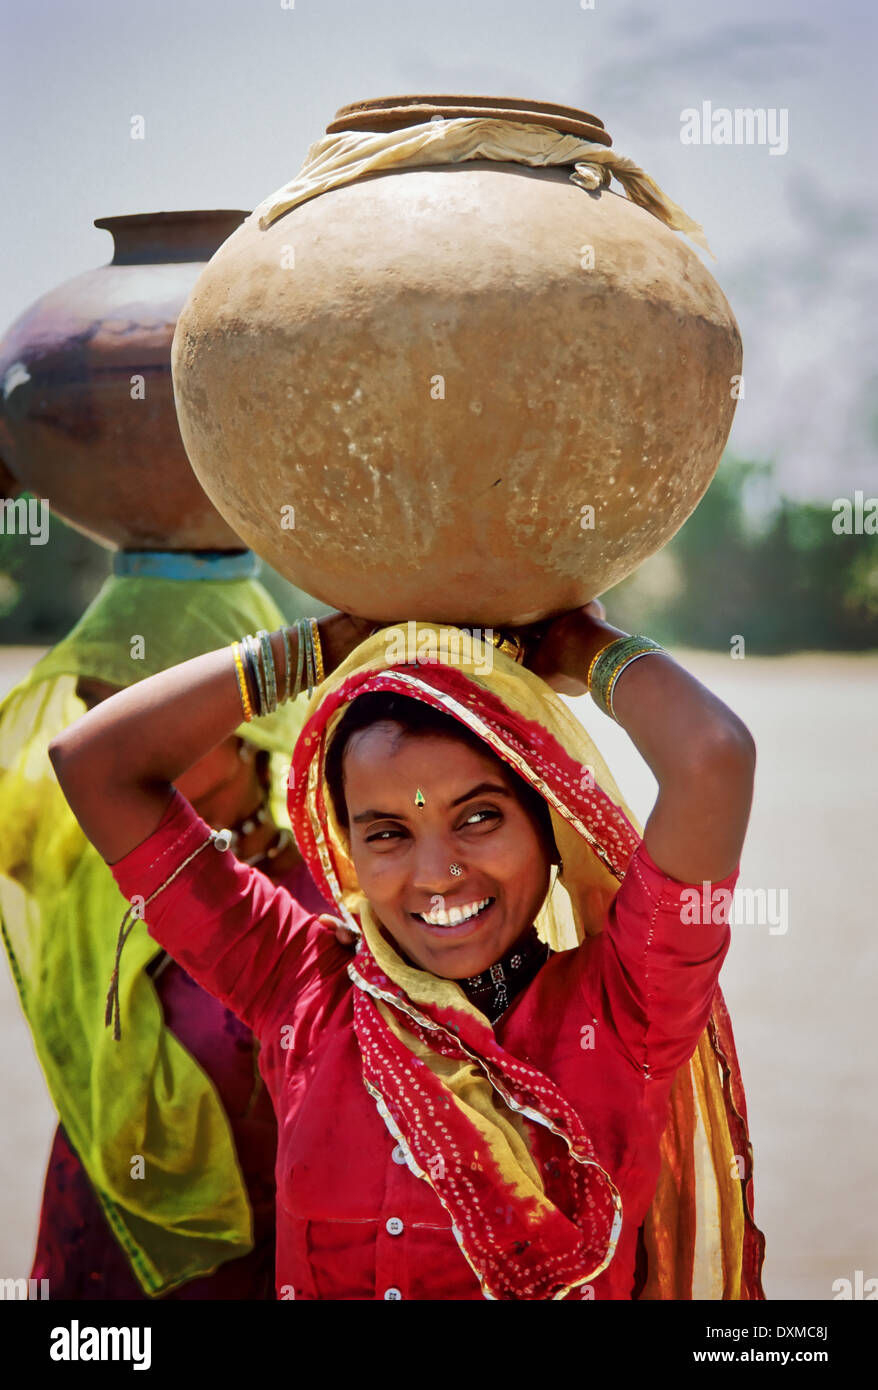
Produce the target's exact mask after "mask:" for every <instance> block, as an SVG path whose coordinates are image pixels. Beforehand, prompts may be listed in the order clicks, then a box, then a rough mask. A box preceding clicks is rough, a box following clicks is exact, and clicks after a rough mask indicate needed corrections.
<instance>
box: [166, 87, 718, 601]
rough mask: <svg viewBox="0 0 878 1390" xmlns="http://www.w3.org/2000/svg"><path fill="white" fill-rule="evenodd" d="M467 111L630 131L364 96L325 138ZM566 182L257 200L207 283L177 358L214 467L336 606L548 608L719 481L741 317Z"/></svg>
mask: <svg viewBox="0 0 878 1390" xmlns="http://www.w3.org/2000/svg"><path fill="white" fill-rule="evenodd" d="M462 113H465V114H468V115H469V114H475V115H491V116H492V117H493V118H495V119H497V120H520V121H527V122H529V123H532V122H537V123H543V124H546V125H549V126H551V127H552V128H554V129H556V130H561V131H567V132H570V133H575V134H581V135H582V138H584V139H587V140H589V141H590V142H592V143H600V144H603V145H609V144H611V140H610V136H609V135H608V134H607V132H606V131H605V130H604V129H603V126H602V124H601V123H600V121H599V120H598V119H597V118H596V117H594V116H591V115H590V114H589V113H587V112H577V111H575V110H573V109H572V108H569V107H552V106H551V105H550V104H549V103H528V102H518V101H515V100H512V99H509V98H502V99H501V98H472V97H409V98H386V99H383V100H382V101H376V102H362V103H357V104H355V105H354V106H352V107H346V108H343V110H342V111H341V112H340V113H339V114H338V116H337V117H336V120H335V122H333V123H332V126H331V127H330V129H331V130H346V129H356V130H383V129H401V128H403V127H404V126H406V125H409V124H419V123H421V122H424V121H426V120H429V119H431V117H432V116H433V115H436V116H443V117H446V118H447V117H453V116H455V115H460V114H462ZM570 173H571V169H570V168H569V166H568V167H556V168H532V167H527V166H525V165H522V164H517V163H513V162H508V163H507V162H504V163H499V162H492V161H490V160H477V161H472V162H467V163H459V164H450V165H445V166H430V167H415V168H405V169H397V170H388V171H386V172H385V171H382V172H380V173H375V174H372V175H371V176H369V177H367V178H364V179H360V180H357V181H354V182H352V183H348V184H345V185H343V186H340V187H337V188H334V189H332V190H330V191H327V192H324V193H321V194H320V195H318V196H315V197H311V198H310V199H309V200H308V201H305V202H303V203H301V204H300V205H298V206H297V207H295V208H293V209H292V210H290V211H288V212H286V213H284V214H283V215H281V216H280V217H279V218H277V220H275V221H273V222H272V223H271V224H270V225H269V226H268V227H267V228H266V229H265V230H262V229H260V227H259V225H258V222H257V219H256V216H255V214H254V216H253V217H252V218H251V219H248V221H246V222H245V223H244V224H243V225H242V226H241V227H239V228H238V230H237V231H235V232H234V233H233V235H232V236H231V237H230V238H229V240H228V241H227V242H226V243H225V244H224V246H223V247H222V249H221V250H220V251H219V252H218V254H217V255H216V256H215V257H214V258H213V260H212V261H211V263H210V264H209V265H208V266H207V267H206V268H205V270H204V271H203V272H202V274H201V276H200V277H199V280H198V282H197V284H196V285H195V287H194V289H193V292H192V294H191V296H190V298H189V301H188V303H187V304H186V306H185V308H184V309H183V311H182V313H181V315H180V321H179V324H178V328H177V333H176V336H175V341H174V348H173V354H172V360H173V368H174V383H175V392H176V399H177V409H178V415H179V420H180V427H181V432H182V435H183V439H184V441H185V443H186V448H187V452H188V454H189V458H190V460H191V462H192V466H193V468H194V469H195V472H196V473H197V474H198V477H199V478H200V479H201V481H202V483H203V485H204V488H205V490H206V492H207V493H208V494H209V496H210V497H211V498H212V499H213V501H214V502H215V504H216V506H217V508H218V509H219V511H221V512H222V514H223V516H225V517H226V519H227V520H228V521H229V523H230V524H231V525H232V526H233V527H234V528H235V530H236V531H237V532H238V533H239V534H240V535H241V536H242V537H243V538H244V540H245V541H246V542H247V544H248V545H251V546H252V547H253V548H254V549H256V550H257V551H258V552H259V553H260V554H261V555H263V556H264V557H265V559H266V560H268V561H269V563H270V564H272V565H273V566H275V568H276V569H278V570H280V571H281V572H282V573H283V574H284V575H286V577H287V578H288V579H290V580H292V581H293V582H294V583H296V584H299V585H302V586H306V587H307V589H308V590H309V592H311V593H312V594H314V595H316V596H317V597H318V598H320V599H323V600H324V601H325V602H326V603H329V604H332V605H334V606H337V607H339V608H343V609H348V610H350V611H352V612H354V613H356V614H360V615H363V616H368V617H373V618H376V619H385V620H395V619H399V618H405V617H410V616H414V617H419V618H428V619H433V620H435V621H447V622H470V623H475V624H481V625H484V626H487V625H494V626H498V625H500V624H507V623H508V624H512V623H525V622H530V621H534V620H536V619H538V618H542V617H545V616H547V615H549V614H553V613H557V612H559V611H563V610H565V609H568V608H571V607H573V606H576V605H578V604H582V603H585V602H587V601H588V599H590V598H591V597H593V596H594V595H595V594H598V593H601V592H604V591H605V590H606V589H608V588H610V587H611V586H612V585H613V584H615V583H617V582H618V581H619V580H621V579H623V578H624V577H625V576H626V575H628V574H630V573H631V572H632V571H633V570H634V569H636V568H637V566H638V565H640V564H641V563H642V562H643V561H644V560H645V559H646V558H647V557H648V556H650V555H652V554H653V553H654V552H655V551H657V550H659V549H660V548H661V546H663V545H664V544H665V542H666V541H667V540H668V539H669V538H670V537H671V536H672V535H673V534H674V532H675V531H677V530H678V528H679V527H680V526H681V525H682V523H683V521H684V520H685V519H686V517H687V516H688V515H689V514H690V512H691V511H692V510H693V508H694V507H695V506H696V504H697V503H698V501H699V499H700V498H701V496H702V495H703V493H704V492H705V490H706V488H707V486H708V484H709V482H710V480H711V478H712V476H713V474H714V472H715V470H716V467H717V464H718V462H719V459H720V455H721V452H722V449H723V447H724V444H725V441H726V438H727V436H728V432H729V428H730V426H731V421H732V416H733V413H734V407H735V402H734V399H733V394H734V393H733V383H732V378H733V377H734V376H735V375H736V374H737V373H738V372H739V371H740V366H741V343H740V335H739V333H738V328H737V324H736V323H735V319H734V316H733V314H732V311H731V309H730V307H729V305H728V303H727V301H726V299H725V297H724V295H723V293H722V291H721V290H720V288H719V286H718V285H717V284H716V282H715V281H714V279H713V278H712V276H711V275H710V273H709V272H708V271H707V269H706V268H705V267H704V265H703V264H702V262H701V261H700V260H699V258H698V257H697V256H696V255H695V253H694V252H693V251H692V250H691V249H690V248H689V247H688V246H687V244H686V243H685V242H684V241H683V240H682V239H681V237H680V236H679V235H678V234H677V233H675V232H672V231H670V230H669V229H668V228H667V227H666V226H665V225H664V224H663V223H662V222H660V221H659V220H658V219H657V218H656V217H654V216H652V215H651V214H650V213H648V212H646V211H645V210H644V209H643V208H641V207H639V206H637V205H635V204H634V203H632V202H631V201H629V199H628V198H627V197H625V196H623V195H621V194H617V193H614V192H610V191H608V190H607V189H603V191H600V192H595V193H591V192H587V191H586V190H585V189H583V188H582V187H579V186H577V185H576V184H574V183H573V182H571V179H570ZM290 248H293V259H292V264H291V257H290ZM590 509H591V510H590ZM290 517H292V524H290V522H289V518H290Z"/></svg>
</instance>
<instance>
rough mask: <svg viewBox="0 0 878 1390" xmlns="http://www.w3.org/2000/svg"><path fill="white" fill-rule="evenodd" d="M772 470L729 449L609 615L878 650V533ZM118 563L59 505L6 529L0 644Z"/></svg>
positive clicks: (632, 624) (792, 642)
mask: <svg viewBox="0 0 878 1390" xmlns="http://www.w3.org/2000/svg"><path fill="white" fill-rule="evenodd" d="M773 478H774V474H773V469H772V466H771V465H770V464H768V463H755V462H751V461H747V460H742V459H737V458H735V457H733V456H729V455H727V456H726V457H725V458H724V459H723V462H722V464H721V465H720V468H719V470H718V471H717V474H716V476H715V478H714V480H713V482H712V483H711V485H710V487H709V488H708V490H707V492H706V493H705V495H704V497H703V498H702V500H701V502H700V504H699V506H698V507H697V508H696V510H695V512H694V513H693V515H692V516H691V517H690V518H689V520H688V521H687V522H686V523H685V525H684V526H683V527H682V528H681V530H680V531H678V532H677V534H676V536H674V537H673V539H672V540H671V541H670V542H669V543H668V544H667V545H666V546H665V547H664V549H663V550H661V551H660V552H659V553H658V555H656V556H654V557H653V558H652V559H651V560H648V561H647V562H646V563H645V564H644V565H643V566H641V568H640V569H639V570H638V571H637V572H636V573H635V574H634V575H632V576H631V577H630V578H629V579H626V580H624V581H623V582H622V583H621V584H618V585H616V586H615V588H613V589H611V590H610V591H609V592H608V593H607V594H606V595H604V596H603V597H604V601H605V603H606V605H607V608H608V613H609V618H610V620H611V621H612V622H614V623H616V624H617V625H618V626H621V627H624V628H626V629H627V630H629V631H634V632H638V631H641V632H642V631H648V632H649V633H650V635H651V636H653V637H655V638H656V639H657V640H658V641H660V642H662V643H664V644H665V645H667V646H671V647H673V646H675V645H679V646H688V647H700V648H704V649H708V650H722V651H728V650H729V646H730V642H731V641H732V639H733V638H735V637H736V636H738V637H743V638H744V639H745V642H746V649H747V652H748V653H750V654H758V653H765V654H778V653H783V652H795V651H865V650H873V649H878V536H875V535H870V534H863V535H856V534H852V535H840V534H837V533H836V531H834V530H833V525H832V523H833V520H834V516H835V514H834V512H833V509H832V506H831V504H830V503H828V502H827V503H814V502H797V501H793V500H791V499H790V498H787V497H783V496H781V495H779V494H778V493H777V492H776V490H775V487H774V481H773ZM876 491H878V488H876ZM109 569H110V556H109V552H108V551H106V550H104V549H103V548H102V547H101V546H99V545H96V544H95V543H94V542H92V541H90V540H88V539H87V538H86V537H85V536H82V535H80V534H79V533H78V532H76V531H74V530H72V528H70V527H68V526H66V525H65V524H64V523H63V522H62V521H60V520H59V519H58V518H57V517H54V516H53V517H52V521H51V526H50V531H49V540H48V543H47V544H46V545H43V546H38V545H34V546H32V545H30V544H29V541H28V538H27V537H26V536H21V535H7V534H4V535H0V644H3V645H12V644H15V645H38V646H49V645H51V644H52V643H53V642H56V641H58V640H59V639H60V638H61V637H63V636H64V634H65V633H66V632H67V631H69V629H70V628H71V627H72V626H73V624H74V623H75V622H76V620H77V618H78V617H79V616H80V614H81V613H82V612H83V610H84V609H85V607H86V606H87V604H88V603H89V602H90V601H91V599H92V598H93V597H94V595H95V594H96V593H97V590H98V588H99V587H100V585H101V583H102V582H103V580H104V578H105V576H106V575H107V574H108V572H109ZM262 579H263V581H264V583H265V584H266V587H267V588H269V589H270V590H271V591H272V593H273V594H274V596H275V598H276V599H277V601H278V603H279V604H280V606H281V608H282V609H283V611H284V612H285V613H286V614H287V616H288V617H289V618H290V619H292V618H294V617H296V616H299V615H300V614H305V613H309V612H310V613H317V614H320V613H323V612H326V611H327V609H326V606H325V605H324V604H321V603H318V602H317V601H316V600H314V599H311V598H309V596H308V595H307V594H304V593H303V592H302V591H301V590H299V589H295V588H294V587H293V586H292V585H290V584H288V583H287V582H286V581H285V580H283V579H282V578H281V577H280V576H279V575H277V574H276V573H275V572H274V571H273V570H271V569H269V567H268V566H264V567H263V571H262Z"/></svg>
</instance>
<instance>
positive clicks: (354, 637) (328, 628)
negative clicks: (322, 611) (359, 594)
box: [318, 612, 375, 675]
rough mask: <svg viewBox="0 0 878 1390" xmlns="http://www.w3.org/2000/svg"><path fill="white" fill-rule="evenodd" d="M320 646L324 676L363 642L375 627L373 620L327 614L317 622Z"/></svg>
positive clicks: (347, 614) (337, 613)
mask: <svg viewBox="0 0 878 1390" xmlns="http://www.w3.org/2000/svg"><path fill="white" fill-rule="evenodd" d="M318 627H319V629H320V646H321V649H322V652H323V665H324V669H325V673H326V675H329V673H330V671H334V670H335V668H336V666H340V665H341V663H342V662H343V661H345V660H346V659H347V657H349V656H350V654H351V652H352V651H354V650H355V649H356V648H357V647H359V646H360V644H361V642H365V640H366V638H367V637H368V636H369V634H370V633H371V631H372V629H373V628H374V627H375V620H374V619H373V618H357V617H354V615H353V614H352V613H340V612H334V613H328V614H327V615H326V617H325V618H320V619H319V621H318Z"/></svg>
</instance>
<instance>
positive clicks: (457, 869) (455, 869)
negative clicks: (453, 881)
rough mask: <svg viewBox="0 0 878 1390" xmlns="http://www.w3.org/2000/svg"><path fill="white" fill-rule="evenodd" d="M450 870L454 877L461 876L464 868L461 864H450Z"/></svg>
mask: <svg viewBox="0 0 878 1390" xmlns="http://www.w3.org/2000/svg"><path fill="white" fill-rule="evenodd" d="M448 872H449V873H450V874H451V875H452V877H454V878H460V876H461V874H462V873H463V869H462V868H461V866H460V864H450V865H449V866H448Z"/></svg>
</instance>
